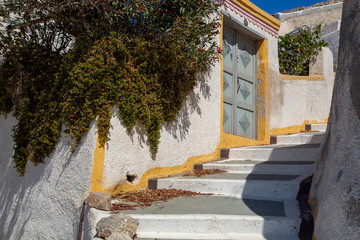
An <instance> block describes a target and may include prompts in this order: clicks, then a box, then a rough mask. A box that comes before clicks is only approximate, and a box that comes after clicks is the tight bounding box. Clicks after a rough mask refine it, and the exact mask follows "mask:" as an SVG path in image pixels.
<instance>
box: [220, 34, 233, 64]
mask: <svg viewBox="0 0 360 240" xmlns="http://www.w3.org/2000/svg"><path fill="white" fill-rule="evenodd" d="M234 52H235V47H234V32H233V31H232V30H231V29H229V28H224V37H223V62H224V66H226V67H228V68H230V69H232V68H233V60H234V56H235V54H234Z"/></svg>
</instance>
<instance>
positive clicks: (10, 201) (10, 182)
mask: <svg viewBox="0 0 360 240" xmlns="http://www.w3.org/2000/svg"><path fill="white" fill-rule="evenodd" d="M15 124H16V119H15V118H13V117H10V116H9V117H7V119H4V118H3V117H0V136H1V138H0V147H1V149H0V183H1V184H0V239H40V238H41V239H59V236H63V237H64V238H65V239H75V238H76V236H77V228H78V227H77V226H78V224H77V223H78V220H79V217H80V207H81V205H82V202H83V197H84V196H83V195H84V193H85V191H87V189H88V188H89V187H90V177H87V176H90V173H91V168H92V164H91V163H89V162H88V158H89V159H90V157H91V156H88V155H87V154H86V153H85V154H84V151H81V148H80V147H79V148H77V149H76V152H75V153H74V154H71V153H70V149H69V146H68V144H67V142H66V139H65V138H62V139H61V140H60V142H59V144H58V146H57V148H56V150H55V151H54V153H53V154H52V155H51V156H50V158H47V159H45V160H44V164H38V165H37V166H34V164H33V163H31V162H29V163H28V165H27V167H26V173H25V176H23V177H21V176H19V174H18V173H17V172H16V169H15V168H14V165H15V164H14V162H13V159H12V154H13V141H12V138H11V135H12V127H13V126H14V125H15ZM93 125H94V124H93ZM92 135H95V134H94V133H93V134H92ZM84 141H87V142H89V140H88V135H86V136H85V137H84V140H83V143H84ZM90 142H94V143H93V144H92V145H94V144H95V139H94V140H93V141H90ZM91 147H92V152H93V148H94V147H93V146H91ZM81 155H84V157H80V156H81ZM90 155H91V154H90ZM79 159H84V160H87V161H80V162H79ZM86 165H88V169H87V168H86V167H85V166H86ZM89 170H90V173H88V172H89ZM84 171H85V173H84ZM85 174H86V175H85ZM87 178H89V179H87ZM64 229H66V230H64Z"/></svg>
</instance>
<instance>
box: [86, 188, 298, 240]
mask: <svg viewBox="0 0 360 240" xmlns="http://www.w3.org/2000/svg"><path fill="white" fill-rule="evenodd" d="M117 213H120V214H127V215H130V216H131V217H132V218H134V219H137V220H138V221H139V226H138V228H137V232H136V234H137V236H138V238H140V239H154V238H158V239H240V240H241V239H243V240H261V239H270V240H271V239H273V240H277V239H287V240H292V239H298V238H297V233H298V229H299V227H300V222H301V219H300V218H299V212H298V206H297V202H296V201H295V200H283V201H272V200H254V199H241V198H234V197H226V196H213V195H196V196H192V197H178V198H174V199H170V200H168V201H166V202H156V203H153V204H152V205H151V206H149V207H145V208H142V207H137V208H135V209H134V210H123V211H116V212H109V211H102V210H98V209H95V208H89V207H88V208H87V210H86V213H85V221H84V228H85V229H92V231H93V230H94V229H95V225H96V223H97V222H98V221H99V220H100V219H101V218H103V217H107V216H110V215H111V214H117ZM93 234H94V233H91V232H89V234H88V235H87V237H85V238H84V239H85V240H87V239H90V236H93Z"/></svg>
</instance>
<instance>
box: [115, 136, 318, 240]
mask: <svg viewBox="0 0 360 240" xmlns="http://www.w3.org/2000/svg"><path fill="white" fill-rule="evenodd" d="M322 137H323V131H321V132H314V133H303V134H294V135H286V136H279V137H278V139H279V140H280V141H279V142H280V143H278V144H274V145H268V146H256V147H242V148H232V149H224V150H223V151H222V154H221V157H222V158H221V159H220V160H218V161H214V162H209V163H205V164H199V165H196V166H195V169H221V170H226V171H227V172H226V173H222V174H216V175H206V176H203V177H200V178H198V177H193V176H175V177H169V178H163V179H151V180H150V182H149V186H150V188H153V189H155V188H175V189H183V190H190V191H194V192H200V193H204V194H213V195H197V196H194V197H180V198H176V199H172V200H169V201H168V202H158V203H155V204H153V205H152V206H151V207H147V208H139V209H137V210H129V211H121V212H122V213H125V214H129V215H131V216H132V217H133V218H136V219H138V220H139V223H140V224H139V227H138V229H137V239H138V240H145V239H159V240H160V239H162V240H164V239H239V240H264V239H268V240H295V239H299V237H298V234H299V229H300V223H301V219H300V211H299V207H298V202H297V200H296V196H297V193H298V190H299V186H300V182H301V181H302V180H303V179H304V178H306V177H308V176H310V175H311V174H312V172H313V165H314V158H315V156H316V154H317V152H318V148H319V146H320V142H321V140H322Z"/></svg>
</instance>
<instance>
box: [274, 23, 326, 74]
mask: <svg viewBox="0 0 360 240" xmlns="http://www.w3.org/2000/svg"><path fill="white" fill-rule="evenodd" d="M326 46H329V45H328V43H326V42H325V41H324V40H321V25H318V26H317V27H316V29H315V30H314V31H313V32H310V31H307V30H304V29H300V30H299V33H298V34H297V35H294V34H291V33H290V34H286V35H284V36H280V37H279V46H278V50H279V68H280V73H282V74H289V75H299V76H308V75H309V66H310V61H312V60H313V59H314V57H316V56H317V55H318V54H319V52H320V51H321V48H322V47H326Z"/></svg>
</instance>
